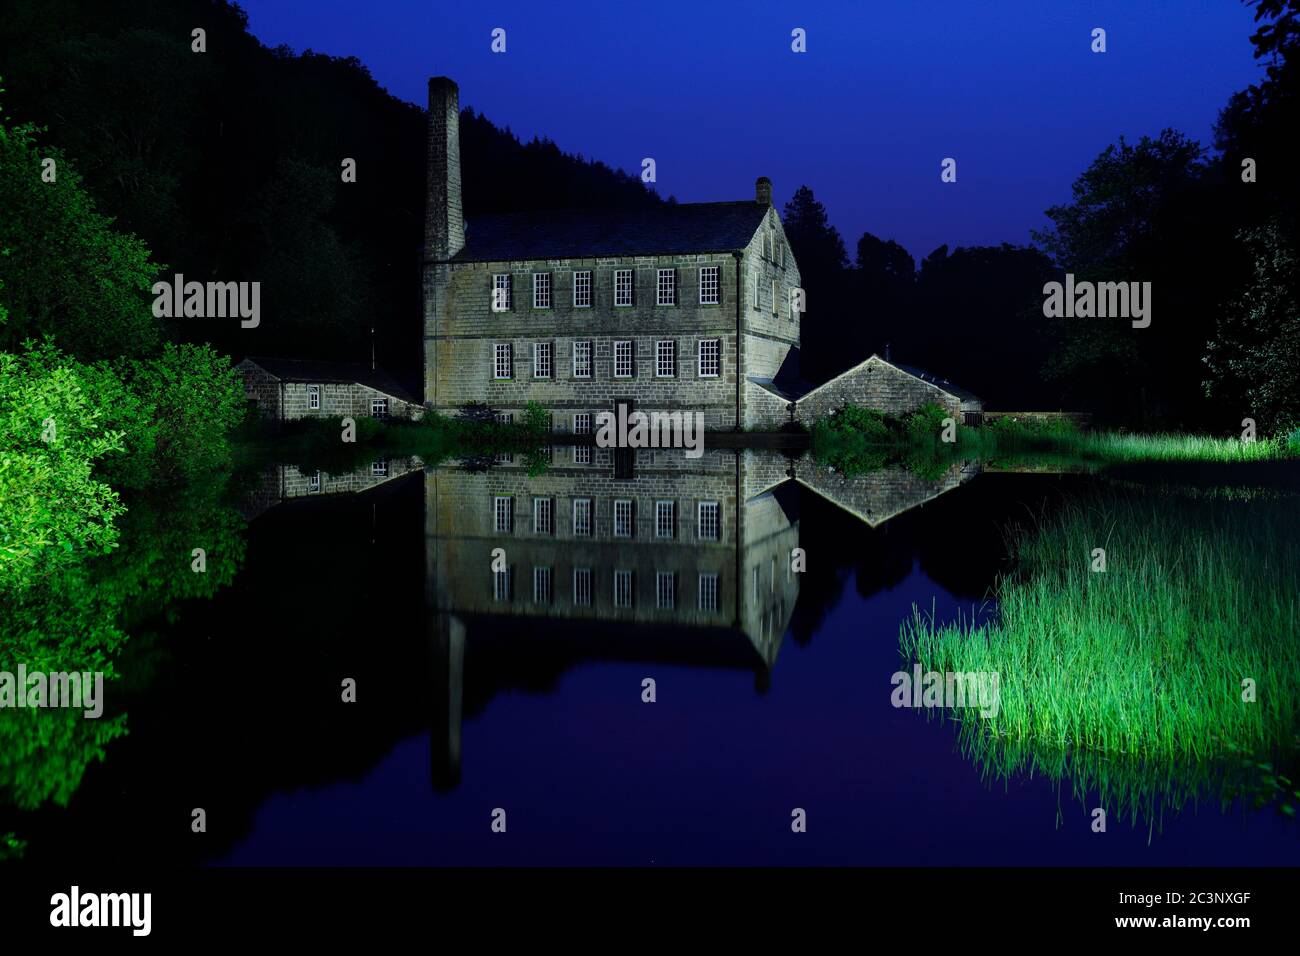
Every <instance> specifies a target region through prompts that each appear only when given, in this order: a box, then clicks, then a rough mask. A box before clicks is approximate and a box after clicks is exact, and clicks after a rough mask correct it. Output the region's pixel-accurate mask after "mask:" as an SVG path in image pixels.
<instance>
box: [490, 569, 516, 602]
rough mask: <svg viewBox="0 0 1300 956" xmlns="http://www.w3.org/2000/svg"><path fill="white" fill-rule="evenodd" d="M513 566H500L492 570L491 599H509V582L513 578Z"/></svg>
mask: <svg viewBox="0 0 1300 956" xmlns="http://www.w3.org/2000/svg"><path fill="white" fill-rule="evenodd" d="M513 571H514V568H502V569H501V570H500V571H493V572H492V600H494V601H509V600H510V598H511V587H510V582H511V581H512V580H513V579H514V576H513V574H512V572H513Z"/></svg>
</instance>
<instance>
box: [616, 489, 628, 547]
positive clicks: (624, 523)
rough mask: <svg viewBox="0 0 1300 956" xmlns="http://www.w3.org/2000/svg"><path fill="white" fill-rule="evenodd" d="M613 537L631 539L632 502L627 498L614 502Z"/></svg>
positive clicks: (617, 499)
mask: <svg viewBox="0 0 1300 956" xmlns="http://www.w3.org/2000/svg"><path fill="white" fill-rule="evenodd" d="M614 537H616V538H630V537H632V501H631V500H630V499H628V498H616V499H615V500H614Z"/></svg>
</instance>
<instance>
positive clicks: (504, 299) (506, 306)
mask: <svg viewBox="0 0 1300 956" xmlns="http://www.w3.org/2000/svg"><path fill="white" fill-rule="evenodd" d="M509 310H510V273H508V272H498V273H495V274H494V275H493V276H492V311H493V312H508V311H509Z"/></svg>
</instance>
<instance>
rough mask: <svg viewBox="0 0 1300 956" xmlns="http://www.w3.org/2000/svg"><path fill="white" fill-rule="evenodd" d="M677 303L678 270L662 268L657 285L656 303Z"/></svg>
mask: <svg viewBox="0 0 1300 956" xmlns="http://www.w3.org/2000/svg"><path fill="white" fill-rule="evenodd" d="M676 304H677V270H676V269H660V270H659V281H658V284H657V285H656V286H655V305H676Z"/></svg>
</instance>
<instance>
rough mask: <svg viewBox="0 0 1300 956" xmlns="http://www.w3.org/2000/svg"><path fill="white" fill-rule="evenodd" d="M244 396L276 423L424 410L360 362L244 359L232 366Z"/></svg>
mask: <svg viewBox="0 0 1300 956" xmlns="http://www.w3.org/2000/svg"><path fill="white" fill-rule="evenodd" d="M235 369H236V370H237V371H238V372H239V374H240V375H241V376H243V379H244V394H245V395H246V396H247V397H248V399H249V400H250V401H253V402H256V403H257V407H258V410H259V411H260V412H261V413H262V415H264V416H265V417H267V418H272V419H275V420H276V421H281V422H287V421H296V420H298V419H301V418H344V417H348V418H366V417H369V418H407V419H416V418H420V417H421V416H422V415H423V414H424V407H423V405H421V403H420V402H419V401H418V400H416V398H415V397H414V396H413V395H411V394H410V393H409V392H408V391H407V390H406V389H404V388H402V386H401V385H399V384H398V383H397V381H396V380H395V379H394V378H393V377H392V376H391V375H389V374H388V373H387V372H385V371H383V370H382V369H378V368H372V367H371V366H368V365H365V364H363V363H360V362H324V361H317V360H315V359H281V358H264V357H257V356H251V355H250V356H249V357H247V358H245V359H244V360H243V361H242V362H240V363H239V364H238V365H236V366H235Z"/></svg>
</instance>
